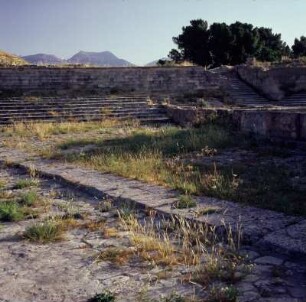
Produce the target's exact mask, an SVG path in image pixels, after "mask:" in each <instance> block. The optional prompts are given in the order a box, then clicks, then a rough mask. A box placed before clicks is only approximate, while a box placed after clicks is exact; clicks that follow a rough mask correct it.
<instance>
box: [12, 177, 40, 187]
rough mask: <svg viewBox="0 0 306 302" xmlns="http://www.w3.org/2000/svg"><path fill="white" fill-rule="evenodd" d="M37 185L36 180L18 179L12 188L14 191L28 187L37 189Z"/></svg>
mask: <svg viewBox="0 0 306 302" xmlns="http://www.w3.org/2000/svg"><path fill="white" fill-rule="evenodd" d="M38 184H39V181H38V180H37V179H33V178H30V179H28V178H27V179H20V180H18V181H17V182H16V184H15V186H14V188H15V189H24V188H29V187H37V186H38Z"/></svg>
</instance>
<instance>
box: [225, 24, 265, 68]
mask: <svg viewBox="0 0 306 302" xmlns="http://www.w3.org/2000/svg"><path fill="white" fill-rule="evenodd" d="M229 28H230V32H231V35H232V41H231V45H230V54H231V60H230V63H231V65H236V64H241V63H244V62H245V61H246V60H247V58H248V57H253V56H255V54H256V51H257V49H258V43H259V36H258V34H257V32H256V31H255V30H253V25H252V24H247V23H241V22H236V23H233V24H231V25H230V26H229Z"/></svg>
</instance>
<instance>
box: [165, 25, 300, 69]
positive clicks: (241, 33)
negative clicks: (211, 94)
mask: <svg viewBox="0 0 306 302" xmlns="http://www.w3.org/2000/svg"><path fill="white" fill-rule="evenodd" d="M173 42H174V43H175V44H176V45H177V48H178V49H172V50H171V51H170V53H169V55H168V57H169V58H170V59H171V60H173V61H175V62H181V61H184V60H186V61H190V62H192V63H195V64H198V65H201V66H205V67H208V68H211V67H217V66H220V65H236V64H242V63H245V62H246V60H247V59H248V58H250V57H252V58H256V59H258V60H260V61H268V62H274V61H279V60H281V58H282V57H283V56H290V57H300V56H306V37H304V36H302V37H301V38H300V39H297V38H296V39H295V41H294V44H293V46H292V47H291V48H290V47H289V46H288V45H287V44H286V43H285V42H284V41H283V40H282V39H281V34H275V33H273V32H272V29H271V28H266V27H254V26H253V25H252V24H248V23H241V22H235V23H232V24H230V25H227V24H225V23H213V24H211V25H210V26H208V23H207V21H204V20H202V19H197V20H192V21H190V25H188V26H185V27H183V28H182V33H181V34H180V35H178V36H177V37H173ZM160 63H163V62H162V61H161V62H160Z"/></svg>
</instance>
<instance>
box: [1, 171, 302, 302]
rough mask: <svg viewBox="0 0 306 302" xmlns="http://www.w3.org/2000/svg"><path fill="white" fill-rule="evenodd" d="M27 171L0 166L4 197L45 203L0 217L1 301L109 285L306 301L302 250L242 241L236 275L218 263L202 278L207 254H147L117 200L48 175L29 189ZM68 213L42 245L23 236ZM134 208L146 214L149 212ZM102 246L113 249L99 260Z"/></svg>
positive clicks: (129, 294)
mask: <svg viewBox="0 0 306 302" xmlns="http://www.w3.org/2000/svg"><path fill="white" fill-rule="evenodd" d="M69 172H70V173H69V174H73V170H70V171H69ZM32 174H33V171H32ZM32 176H33V175H32ZM29 177H30V176H29V175H28V174H26V173H24V172H22V171H21V170H20V169H15V168H8V167H6V166H2V167H1V172H0V179H1V180H2V183H3V184H4V185H3V188H2V189H1V192H2V194H4V196H2V197H6V198H7V197H8V196H19V195H20V194H21V193H22V192H24V191H29V190H35V191H36V192H37V193H38V195H39V197H40V198H41V200H43V201H44V202H43V206H38V210H37V212H38V213H39V215H38V217H36V218H34V217H35V216H33V215H32V218H28V219H24V220H22V221H18V222H2V223H1V231H0V237H1V239H0V240H1V245H0V249H1V253H0V255H1V256H0V274H1V278H0V280H1V281H0V282H1V286H0V301H88V299H90V298H92V297H94V296H95V294H96V293H107V292H108V291H110V292H111V293H112V295H114V296H115V298H116V301H245V302H246V301H271V302H272V301H282V302H284V301H305V298H306V284H305V280H306V278H305V277H306V266H305V262H303V255H301V256H297V255H295V257H294V258H293V257H290V255H283V254H280V253H276V252H274V253H273V251H271V250H270V251H269V252H267V251H266V252H264V251H263V250H261V249H259V248H258V246H257V247H255V246H251V245H248V246H247V245H242V246H241V247H240V248H239V250H236V252H235V253H237V254H239V255H241V256H245V257H244V258H243V260H239V262H235V261H233V263H235V265H234V266H236V267H235V269H234V270H233V269H231V270H230V271H227V272H226V273H227V274H233V276H231V277H230V278H228V277H224V273H225V272H224V271H222V270H218V273H219V274H220V275H222V276H223V277H222V278H221V277H220V276H219V277H216V276H215V275H214V277H212V276H211V275H210V274H209V273H208V271H206V274H207V276H210V277H209V278H208V279H209V281H205V284H203V280H202V281H199V280H198V278H196V276H197V275H195V272H197V270H198V269H199V268H203V267H206V266H207V263H205V257H204V260H201V263H198V264H197V265H190V264H189V265H186V264H182V263H181V264H176V265H172V264H171V265H170V264H156V263H154V262H152V261H150V260H148V259H146V260H145V261H144V260H143V259H141V258H140V257H139V254H138V252H139V251H138V250H137V249H135V245H133V244H131V237H130V233H129V232H130V230H127V229H126V228H124V226H123V225H122V221H121V220H120V219H119V218H118V217H117V216H118V215H116V213H117V209H118V208H117V207H114V206H111V207H109V206H108V207H107V209H105V200H103V199H101V198H97V197H94V195H88V194H86V193H84V192H83V191H82V192H81V191H80V190H79V189H78V188H77V187H76V186H75V187H73V186H67V185H65V184H63V183H60V182H57V181H54V180H50V179H44V178H40V179H39V185H38V186H35V187H34V188H24V189H16V188H15V187H14V186H16V183H18V181H20V179H24V178H26V179H29ZM79 181H80V179H79ZM151 189H153V188H151ZM3 200H4V199H3V198H2V200H1V202H3ZM119 209H120V207H119ZM67 214H68V215H71V216H73V217H75V220H76V221H75V222H74V223H73V224H72V226H71V227H69V228H68V229H67V230H66V232H65V236H64V238H63V240H61V241H55V242H50V243H47V244H41V243H37V242H31V241H29V240H27V239H25V238H24V232H25V230H26V229H27V227H29V226H30V225H32V224H34V223H35V222H37V221H44V220H45V219H47V218H48V217H49V218H50V216H51V217H58V216H61V217H64V216H65V215H67ZM135 215H136V216H137V219H138V220H143V219H146V217H149V218H150V219H151V217H150V214H148V213H147V212H146V213H145V212H138V213H137V214H135ZM101 221H102V222H103V223H102V224H99V222H101ZM114 249H115V250H114ZM118 250H124V251H129V250H131V251H133V253H132V255H133V257H132V258H130V259H128V260H127V261H126V260H124V259H122V260H120V257H119V260H118V258H116V253H118ZM105 251H108V252H111V255H110V256H108V257H106V256H105V254H104V258H103V257H102V259H100V258H99V255H101V253H103V252H105ZM112 253H113V254H114V253H115V255H112ZM122 257H123V256H122ZM114 259H115V260H114ZM208 267H210V266H208ZM210 268H211V267H210ZM202 278H203V277H202ZM236 290H237V292H236ZM102 301H104V300H102ZM105 301H108V300H105ZM109 301H111V300H109Z"/></svg>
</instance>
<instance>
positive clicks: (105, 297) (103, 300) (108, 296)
mask: <svg viewBox="0 0 306 302" xmlns="http://www.w3.org/2000/svg"><path fill="white" fill-rule="evenodd" d="M113 301H115V296H114V294H112V293H111V292H109V291H105V292H103V293H100V294H96V295H95V296H94V297H93V298H90V299H89V300H88V302H113Z"/></svg>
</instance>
